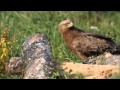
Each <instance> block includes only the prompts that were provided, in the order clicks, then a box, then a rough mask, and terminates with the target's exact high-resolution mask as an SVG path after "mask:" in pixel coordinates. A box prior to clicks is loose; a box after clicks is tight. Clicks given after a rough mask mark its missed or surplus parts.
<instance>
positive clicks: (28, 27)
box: [0, 11, 120, 62]
mask: <svg viewBox="0 0 120 90" xmlns="http://www.w3.org/2000/svg"><path fill="white" fill-rule="evenodd" d="M67 18H70V19H72V20H73V21H74V23H75V25H76V26H77V27H79V28H81V29H83V30H85V31H89V32H94V33H98V34H102V35H105V36H109V37H111V38H113V40H115V41H116V42H117V43H118V44H120V12H118V11H99V12H98V11H96V12H95V11H19V12H18V11H6V12H4V11H1V12H0V35H1V34H2V30H4V29H5V28H7V29H8V31H9V33H8V34H9V36H10V37H9V40H11V39H12V40H13V39H14V38H15V43H14V44H13V46H12V47H14V48H13V49H12V53H11V55H10V56H9V57H8V58H10V57H13V56H20V53H21V46H22V43H23V42H24V40H25V39H26V38H27V37H29V36H30V35H33V34H35V33H37V32H42V33H44V34H46V35H47V36H48V37H49V41H50V43H51V45H52V53H53V56H54V59H55V60H58V61H63V60H69V61H73V62H80V59H79V58H78V57H77V56H76V55H75V54H72V53H71V52H70V51H69V50H68V49H67V48H66V46H65V43H64V40H63V38H62V37H61V35H60V33H59V31H58V24H59V23H60V22H61V21H62V20H64V19H67ZM92 27H97V28H95V29H94V28H93V29H92ZM9 40H8V41H9Z"/></svg>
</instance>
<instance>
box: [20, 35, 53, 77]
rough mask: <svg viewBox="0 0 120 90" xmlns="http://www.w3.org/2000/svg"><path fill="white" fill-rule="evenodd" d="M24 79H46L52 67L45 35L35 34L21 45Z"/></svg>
mask: <svg viewBox="0 0 120 90" xmlns="http://www.w3.org/2000/svg"><path fill="white" fill-rule="evenodd" d="M22 47H23V50H22V51H23V52H22V59H23V63H24V68H25V74H24V79H47V78H49V76H50V74H51V72H52V69H53V66H54V61H53V56H52V51H51V46H50V43H49V41H48V38H47V36H46V35H44V34H41V33H38V34H35V35H33V36H31V37H29V38H28V39H26V40H25V42H24V43H23V46H22Z"/></svg>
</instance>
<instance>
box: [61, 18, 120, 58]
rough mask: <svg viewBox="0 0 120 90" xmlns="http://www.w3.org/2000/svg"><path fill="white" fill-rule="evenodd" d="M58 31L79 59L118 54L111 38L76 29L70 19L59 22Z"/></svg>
mask: <svg viewBox="0 0 120 90" xmlns="http://www.w3.org/2000/svg"><path fill="white" fill-rule="evenodd" d="M59 30H60V32H61V35H62V36H63V38H64V40H65V42H66V44H67V47H68V48H69V49H70V50H71V51H72V52H74V53H76V54H77V55H78V56H79V57H80V58H81V59H87V58H89V57H92V56H97V55H100V54H104V53H105V52H109V53H111V54H120V46H118V45H117V44H116V43H115V42H114V41H113V40H112V39H111V38H109V37H105V36H102V35H98V34H94V33H89V32H85V31H83V30H81V29H78V28H77V27H75V26H74V23H73V22H72V21H71V20H70V19H67V20H64V21H62V22H60V24H59Z"/></svg>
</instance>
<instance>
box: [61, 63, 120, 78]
mask: <svg viewBox="0 0 120 90" xmlns="http://www.w3.org/2000/svg"><path fill="white" fill-rule="evenodd" d="M59 67H61V69H63V70H64V71H65V72H68V73H69V71H71V72H70V74H83V75H84V76H85V78H86V79H107V78H110V77H111V76H112V75H113V74H115V73H118V72H119V71H120V68H119V66H114V65H90V64H80V63H73V62H64V63H62V64H60V66H59Z"/></svg>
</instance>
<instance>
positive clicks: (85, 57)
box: [76, 51, 88, 60]
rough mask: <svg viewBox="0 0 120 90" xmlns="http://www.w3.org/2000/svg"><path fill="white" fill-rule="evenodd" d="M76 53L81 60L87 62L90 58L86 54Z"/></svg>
mask: <svg viewBox="0 0 120 90" xmlns="http://www.w3.org/2000/svg"><path fill="white" fill-rule="evenodd" d="M76 53H77V55H78V56H79V57H80V59H82V60H86V59H88V57H87V56H85V55H84V54H82V53H81V52H79V51H76Z"/></svg>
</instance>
